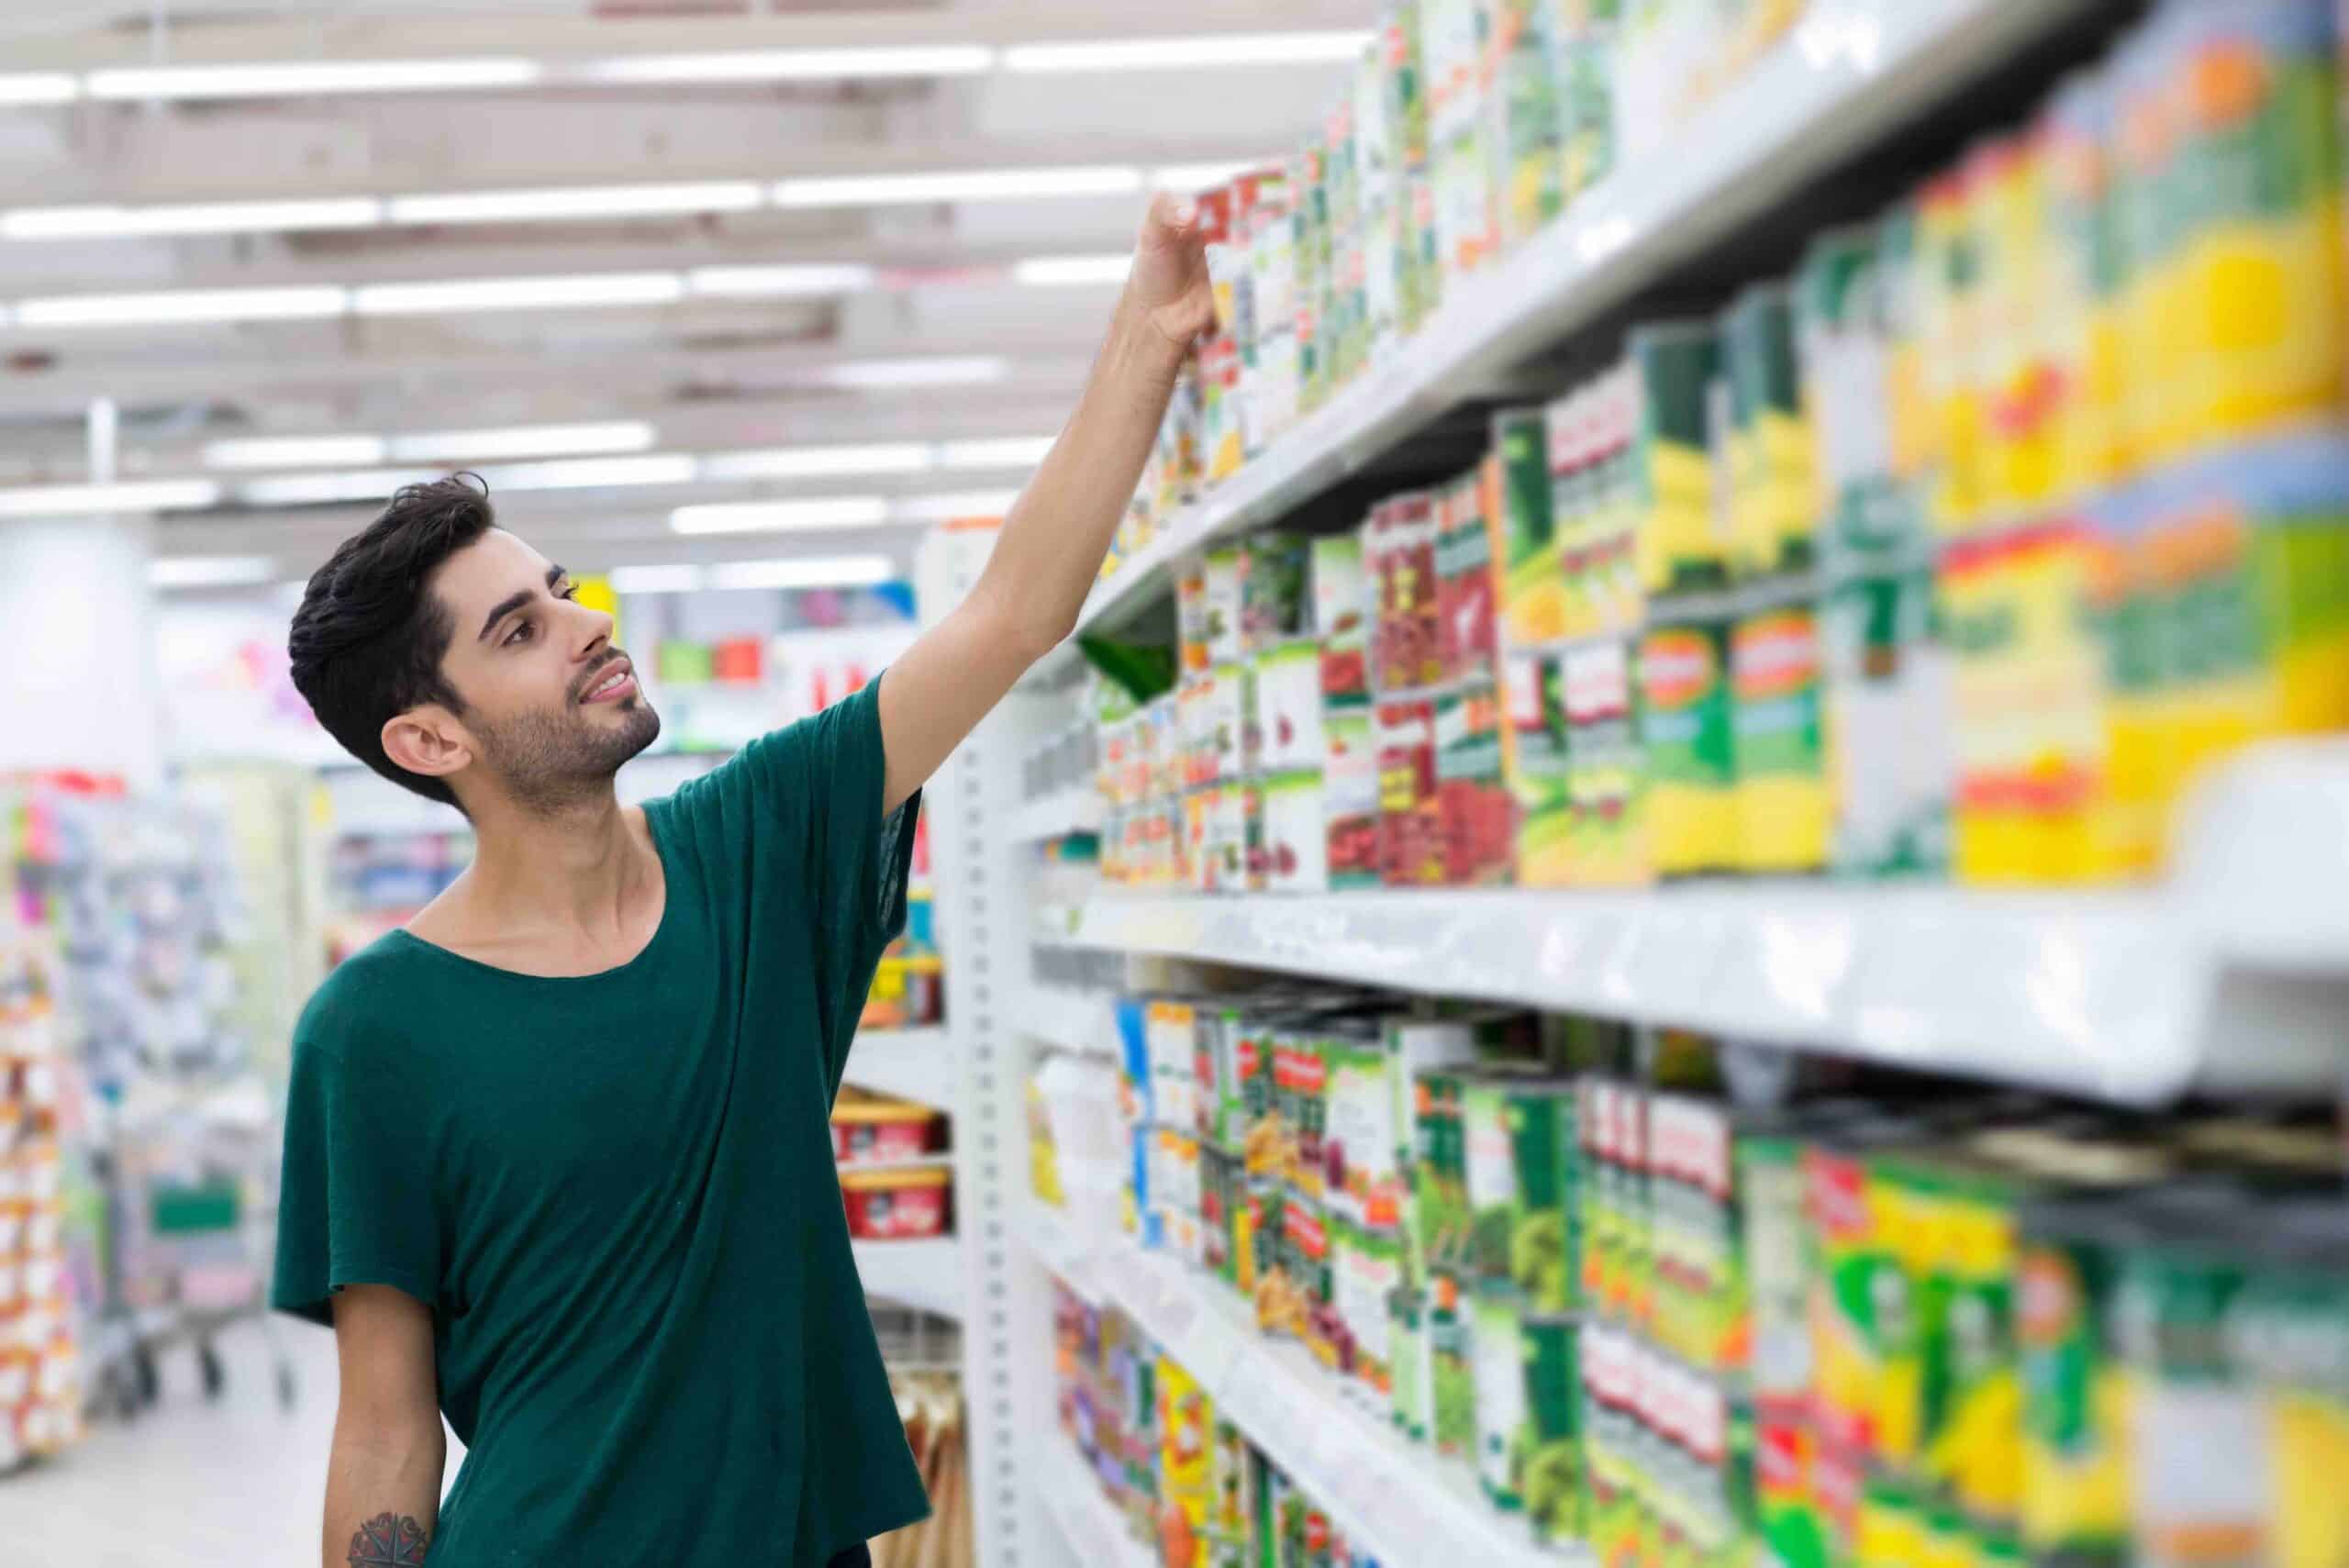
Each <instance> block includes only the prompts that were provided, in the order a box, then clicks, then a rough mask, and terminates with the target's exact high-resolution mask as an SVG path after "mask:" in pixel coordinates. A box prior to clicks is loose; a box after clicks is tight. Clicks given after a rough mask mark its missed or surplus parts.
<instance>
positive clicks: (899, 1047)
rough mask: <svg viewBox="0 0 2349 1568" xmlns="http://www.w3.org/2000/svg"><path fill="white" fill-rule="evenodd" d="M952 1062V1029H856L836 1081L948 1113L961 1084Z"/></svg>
mask: <svg viewBox="0 0 2349 1568" xmlns="http://www.w3.org/2000/svg"><path fill="white" fill-rule="evenodd" d="M955 1058H956V1051H955V1045H954V1035H953V1031H952V1029H947V1028H943V1027H939V1028H926V1029H866V1030H860V1031H858V1033H857V1036H856V1039H855V1040H853V1041H852V1042H851V1044H850V1046H849V1051H848V1065H847V1066H846V1067H844V1068H842V1069H841V1082H842V1083H843V1084H853V1085H855V1086H856V1087H857V1088H860V1089H865V1090H869V1091H871V1092H872V1093H874V1094H876V1095H896V1097H897V1098H899V1099H901V1100H913V1101H916V1102H918V1103H919V1104H921V1105H925V1106H936V1107H937V1108H938V1109H940V1110H943V1111H946V1112H948V1113H950V1114H951V1113H952V1112H953V1110H954V1109H955V1108H956V1107H955V1106H954V1105H953V1104H952V1101H953V1099H954V1098H955V1092H956V1085H957V1084H959V1083H960V1082H961V1077H960V1074H959V1073H957V1071H956V1065H957V1063H956V1060H955ZM941 1095H943V1096H944V1098H941V1097H940V1096H941Z"/></svg>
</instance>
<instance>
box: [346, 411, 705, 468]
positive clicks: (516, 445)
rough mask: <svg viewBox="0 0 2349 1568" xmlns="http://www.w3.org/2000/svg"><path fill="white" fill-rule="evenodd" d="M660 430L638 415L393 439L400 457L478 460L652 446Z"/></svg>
mask: <svg viewBox="0 0 2349 1568" xmlns="http://www.w3.org/2000/svg"><path fill="white" fill-rule="evenodd" d="M659 435H660V432H658V431H657V430H655V429H654V428H652V427H651V425H648V424H646V423H644V422H643V421H642V420H640V419H626V420H615V421H611V422H608V423H605V424H599V425H515V426H510V427H507V428H493V429H486V430H429V431H422V432H419V433H417V434H414V435H406V436H394V437H392V438H391V439H390V443H389V445H390V449H391V455H392V457H393V458H394V459H395V461H397V462H494V461H496V460H498V459H501V458H518V457H585V456H591V455H598V454H603V453H607V452H640V451H645V450H650V449H651V445H652V443H653V442H654V441H655V440H656V439H659Z"/></svg>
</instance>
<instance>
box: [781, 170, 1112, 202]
mask: <svg viewBox="0 0 2349 1568" xmlns="http://www.w3.org/2000/svg"><path fill="white" fill-rule="evenodd" d="M1140 189H1141V171H1140V170H1138V169H1130V168H1122V167H1119V166H1116V165H1109V166H1100V165H1072V166H1069V167H1065V168H1052V169H966V170H950V171H946V172H939V173H932V174H842V175H834V176H824V177H810V178H804V179H796V180H783V181H778V182H777V183H776V184H775V187H774V204H775V206H785V207H821V206H887V205H889V204H892V203H898V202H981V201H1013V200H1019V199H1021V198H1026V197H1039V196H1114V195H1123V194H1125V193H1127V192H1130V191H1138V190H1140Z"/></svg>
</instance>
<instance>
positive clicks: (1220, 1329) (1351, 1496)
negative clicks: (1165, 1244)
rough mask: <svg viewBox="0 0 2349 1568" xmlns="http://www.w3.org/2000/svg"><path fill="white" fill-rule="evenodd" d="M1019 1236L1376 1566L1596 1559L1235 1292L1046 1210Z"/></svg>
mask: <svg viewBox="0 0 2349 1568" xmlns="http://www.w3.org/2000/svg"><path fill="white" fill-rule="evenodd" d="M1020 1234H1021V1236H1022V1238H1023V1240H1026V1241H1027V1243H1028V1245H1029V1246H1030V1249H1031V1250H1032V1251H1034V1252H1035V1254H1036V1256H1037V1258H1038V1259H1039V1261H1040V1262H1042V1263H1043V1265H1044V1266H1045V1267H1046V1268H1047V1269H1049V1270H1052V1272H1053V1273H1062V1275H1063V1278H1067V1277H1068V1276H1067V1274H1065V1273H1063V1270H1064V1269H1074V1270H1075V1272H1076V1273H1078V1274H1080V1275H1082V1276H1083V1277H1084V1278H1085V1280H1088V1281H1090V1282H1092V1284H1093V1285H1094V1287H1096V1288H1094V1289H1087V1288H1085V1286H1084V1285H1081V1284H1080V1285H1078V1289H1079V1294H1081V1295H1085V1296H1088V1297H1090V1298H1092V1299H1096V1300H1103V1301H1107V1302H1109V1303H1112V1304H1114V1305H1115V1306H1117V1307H1119V1309H1121V1310H1122V1311H1124V1312H1125V1314H1126V1315H1127V1316H1128V1317H1130V1318H1133V1319H1134V1321H1135V1322H1137V1323H1139V1324H1140V1325H1141V1327H1142V1329H1144V1330H1146V1331H1147V1332H1148V1333H1149V1334H1150V1336H1151V1338H1152V1339H1153V1340H1156V1341H1157V1342H1158V1343H1159V1345H1160V1346H1161V1347H1162V1348H1163V1349H1164V1351H1166V1353H1167V1354H1168V1355H1170V1356H1172V1357H1173V1358H1174V1359H1175V1362H1178V1363H1179V1364H1180V1365H1181V1366H1182V1367H1183V1369H1184V1370H1185V1371H1186V1372H1187V1373H1190V1374H1191V1375H1192V1376H1193V1377H1194V1378H1196V1379H1197V1381H1198V1384H1199V1386H1200V1387H1201V1388H1202V1389H1204V1390H1206V1391H1207V1394H1208V1397H1209V1398H1211V1399H1213V1400H1214V1401H1215V1407H1216V1412H1217V1414H1218V1415H1219V1416H1220V1417H1222V1418H1224V1419H1226V1420H1228V1421H1230V1422H1231V1423H1232V1424H1233V1425H1234V1426H1236V1427H1238V1428H1239V1429H1241V1431H1243V1432H1245V1433H1246V1434H1247V1435H1248V1439H1249V1440H1250V1441H1251V1442H1252V1443H1254V1444H1255V1445H1256V1446H1257V1447H1258V1448H1260V1449H1262V1450H1263V1451H1264V1452H1265V1453H1266V1454H1267V1455H1269V1456H1270V1457H1271V1458H1272V1459H1273V1460H1274V1461H1275V1462H1277V1463H1278V1464H1279V1465H1280V1466H1281V1468H1282V1469H1283V1470H1285V1471H1286V1472H1287V1473H1288V1474H1289V1477H1290V1478H1291V1479H1292V1480H1294V1481H1295V1482H1296V1483H1297V1485H1299V1486H1300V1487H1302V1488H1303V1489H1304V1491H1305V1494H1306V1495H1307V1496H1309V1497H1311V1498H1312V1499H1313V1500H1314V1501H1316V1502H1317V1503H1319V1504H1320V1505H1321V1507H1324V1508H1325V1509H1327V1510H1328V1511H1329V1513H1330V1518H1332V1519H1334V1520H1335V1521H1336V1523H1337V1525H1338V1527H1339V1528H1340V1529H1342V1530H1343V1531H1344V1532H1345V1533H1346V1536H1347V1538H1348V1539H1349V1540H1352V1541H1354V1542H1356V1543H1358V1544H1359V1545H1361V1546H1363V1547H1365V1548H1367V1549H1368V1550H1369V1551H1370V1553H1371V1555H1373V1556H1375V1557H1376V1558H1377V1559H1378V1560H1379V1562H1383V1563H1386V1564H1388V1565H1390V1568H1437V1565H1438V1564H1442V1563H1448V1562H1459V1561H1464V1562H1476V1563H1480V1564H1492V1565H1495V1568H1559V1565H1561V1564H1579V1565H1581V1568H1589V1565H1590V1564H1591V1562H1592V1561H1593V1560H1592V1558H1591V1556H1590V1554H1589V1552H1588V1551H1583V1550H1579V1549H1562V1548H1554V1547H1552V1548H1545V1547H1542V1546H1541V1545H1538V1544H1537V1543H1536V1542H1535V1541H1534V1540H1533V1539H1532V1536H1531V1532H1530V1531H1529V1530H1527V1529H1525V1527H1524V1521H1523V1520H1522V1519H1521V1518H1511V1517H1509V1516H1507V1515H1504V1514H1502V1513H1501V1512H1500V1511H1499V1510H1497V1509H1496V1508H1494V1507H1492V1506H1491V1505H1490V1504H1488V1503H1487V1502H1486V1500H1485V1498H1484V1497H1483V1496H1482V1495H1480V1494H1479V1493H1478V1492H1477V1491H1476V1489H1475V1483H1474V1481H1473V1480H1471V1479H1470V1478H1469V1477H1468V1476H1467V1475H1466V1474H1465V1473H1464V1472H1463V1471H1461V1469H1460V1467H1458V1466H1454V1465H1447V1464H1444V1463H1442V1462H1439V1461H1438V1460H1437V1459H1436V1457H1435V1456H1434V1454H1433V1453H1431V1451H1428V1450H1426V1449H1423V1448H1416V1447H1413V1446H1412V1445H1411V1444H1410V1443H1408V1441H1406V1440H1404V1439H1402V1438H1400V1437H1398V1436H1397V1435H1396V1434H1395V1433H1394V1432H1393V1431H1392V1430H1390V1429H1387V1428H1386V1427H1385V1426H1383V1425H1381V1424H1380V1423H1378V1422H1377V1421H1375V1419H1373V1418H1371V1417H1370V1416H1369V1415H1367V1414H1365V1413H1364V1411H1362V1410H1360V1409H1358V1408H1356V1407H1354V1406H1353V1405H1351V1404H1349V1403H1348V1402H1347V1401H1346V1400H1345V1399H1344V1397H1343V1396H1341V1393H1340V1384H1339V1380H1338V1379H1337V1378H1336V1377H1335V1376H1334V1375H1333V1374H1331V1373H1329V1372H1326V1371H1324V1370H1323V1369H1322V1368H1321V1367H1319V1365H1317V1364H1315V1362H1313V1360H1312V1358H1311V1357H1310V1356H1308V1354H1307V1353H1306V1352H1305V1351H1304V1350H1303V1348H1302V1347H1300V1346H1297V1345H1294V1344H1282V1343H1278V1342H1275V1341H1274V1340H1267V1339H1265V1338H1264V1337H1263V1336H1262V1335H1259V1334H1258V1333H1256V1331H1255V1326H1254V1324H1253V1322H1252V1321H1251V1320H1250V1319H1249V1317H1248V1307H1247V1304H1246V1303H1245V1302H1243V1301H1241V1299H1240V1298H1239V1297H1238V1296H1236V1295H1234V1294H1233V1293H1231V1292H1229V1291H1223V1290H1221V1289H1219V1287H1216V1286H1211V1285H1210V1284H1208V1283H1207V1282H1206V1281H1203V1280H1200V1279H1198V1278H1197V1277H1196V1276H1195V1275H1193V1274H1191V1273H1187V1272H1186V1271H1185V1270H1184V1269H1183V1268H1182V1267H1181V1266H1180V1265H1179V1264H1177V1263H1176V1262H1175V1261H1174V1260H1172V1259H1170V1258H1164V1257H1157V1256H1152V1255H1151V1254H1149V1253H1146V1252H1144V1251H1141V1249H1140V1248H1139V1247H1136V1246H1134V1245H1132V1244H1131V1243H1130V1242H1111V1243H1105V1244H1103V1245H1101V1246H1100V1247H1099V1248H1097V1249H1094V1250H1091V1251H1088V1250H1087V1249H1086V1248H1085V1245H1084V1243H1083V1242H1082V1241H1081V1240H1078V1239H1077V1238H1075V1237H1074V1236H1071V1235H1068V1234H1066V1233H1065V1231H1064V1229H1063V1227H1062V1226H1061V1222H1060V1221H1059V1220H1058V1219H1057V1218H1055V1217H1054V1216H1053V1215H1052V1212H1051V1211H1050V1210H1048V1209H1046V1208H1044V1207H1042V1206H1041V1205H1038V1204H1030V1205H1028V1206H1026V1207H1025V1208H1024V1209H1023V1210H1022V1212H1021V1223H1020ZM1071 1283H1072V1284H1077V1282H1076V1281H1074V1280H1072V1281H1071Z"/></svg>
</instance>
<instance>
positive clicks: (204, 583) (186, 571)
mask: <svg viewBox="0 0 2349 1568" xmlns="http://www.w3.org/2000/svg"><path fill="white" fill-rule="evenodd" d="M276 575H277V562H275V561H274V560H273V559H271V558H270V557H268V556H266V555H165V556H158V557H157V558H156V559H154V560H152V561H150V562H148V563H147V581H148V583H149V584H151V585H152V586H154V587H158V588H232V587H245V586H247V585H249V584H255V583H266V582H269V581H270V580H271V579H272V578H273V577H275V576H276Z"/></svg>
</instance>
